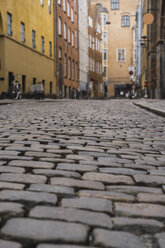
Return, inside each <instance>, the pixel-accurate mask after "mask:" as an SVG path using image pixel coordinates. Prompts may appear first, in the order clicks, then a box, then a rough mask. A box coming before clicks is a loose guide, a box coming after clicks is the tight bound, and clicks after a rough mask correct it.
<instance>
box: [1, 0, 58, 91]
mask: <svg viewBox="0 0 165 248" xmlns="http://www.w3.org/2000/svg"><path fill="white" fill-rule="evenodd" d="M53 16H54V15H53V3H52V1H51V0H28V1H22V0H16V1H15V0H1V1H0V95H3V94H5V93H7V92H8V90H9V85H10V84H11V82H12V80H13V75H14V76H15V79H16V80H19V82H20V84H21V88H22V92H23V93H24V94H25V95H26V94H29V93H30V87H31V85H32V84H35V83H38V82H42V83H43V86H44V92H45V95H55V93H56V82H55V74H56V71H55V59H54V58H55V56H54V37H55V36H54V27H53V23H54V20H53V19H54V17H53Z"/></svg>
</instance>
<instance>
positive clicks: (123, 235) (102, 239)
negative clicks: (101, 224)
mask: <svg viewBox="0 0 165 248" xmlns="http://www.w3.org/2000/svg"><path fill="white" fill-rule="evenodd" d="M93 235H94V244H95V245H101V246H103V247H114V248H133V247H134V248H147V247H146V245H145V244H144V243H143V241H142V240H140V238H138V237H137V236H135V235H134V234H130V233H127V232H120V231H107V230H103V229H95V230H94V232H93Z"/></svg>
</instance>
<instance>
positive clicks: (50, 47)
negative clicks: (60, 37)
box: [49, 41, 52, 57]
mask: <svg viewBox="0 0 165 248" xmlns="http://www.w3.org/2000/svg"><path fill="white" fill-rule="evenodd" d="M49 56H50V57H52V42H51V41H49Z"/></svg>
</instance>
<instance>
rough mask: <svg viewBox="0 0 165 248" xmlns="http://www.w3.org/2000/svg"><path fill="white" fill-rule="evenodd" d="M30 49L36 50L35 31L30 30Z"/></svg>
mask: <svg viewBox="0 0 165 248" xmlns="http://www.w3.org/2000/svg"><path fill="white" fill-rule="evenodd" d="M32 48H36V31H35V30H32Z"/></svg>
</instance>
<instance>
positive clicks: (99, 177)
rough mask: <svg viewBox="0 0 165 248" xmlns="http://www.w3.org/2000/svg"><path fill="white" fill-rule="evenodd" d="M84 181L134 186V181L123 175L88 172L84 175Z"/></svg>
mask: <svg viewBox="0 0 165 248" xmlns="http://www.w3.org/2000/svg"><path fill="white" fill-rule="evenodd" d="M82 179H85V180H93V181H100V182H104V183H109V184H122V183H123V184H133V180H132V178H131V177H128V176H122V175H111V174H106V173H92V172H87V173H85V174H84V175H83V177H82Z"/></svg>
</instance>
